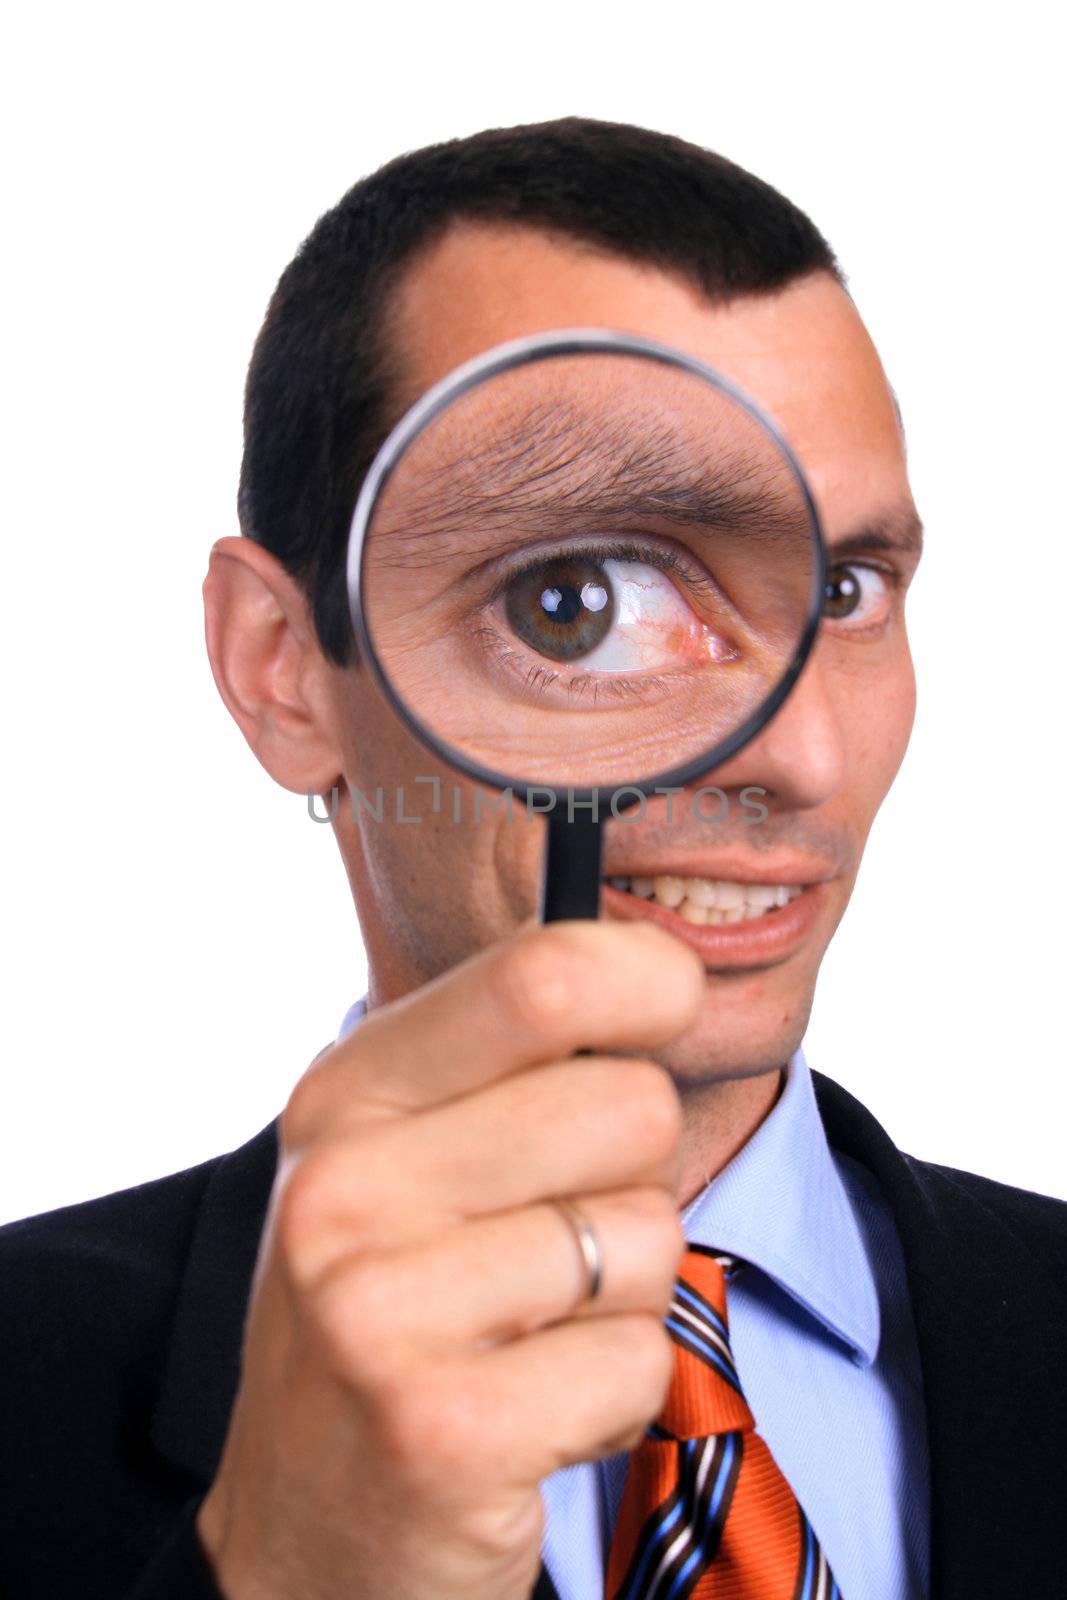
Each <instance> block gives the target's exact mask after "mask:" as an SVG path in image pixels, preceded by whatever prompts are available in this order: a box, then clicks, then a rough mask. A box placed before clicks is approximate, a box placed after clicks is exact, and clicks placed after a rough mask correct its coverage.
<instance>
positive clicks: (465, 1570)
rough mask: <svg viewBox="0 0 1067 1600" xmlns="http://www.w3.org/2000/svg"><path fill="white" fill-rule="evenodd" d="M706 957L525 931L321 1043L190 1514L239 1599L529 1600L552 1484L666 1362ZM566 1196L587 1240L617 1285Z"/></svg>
mask: <svg viewBox="0 0 1067 1600" xmlns="http://www.w3.org/2000/svg"><path fill="white" fill-rule="evenodd" d="M703 984H704V975H703V971H702V969H701V967H700V964H699V962H698V961H697V959H696V957H695V956H694V955H693V954H692V952H691V951H690V950H689V949H688V948H687V947H685V946H684V945H682V944H681V943H680V942H678V941H677V940H675V939H672V938H671V937H670V936H669V935H668V934H665V933H663V932H662V931H661V930H660V929H657V928H653V927H650V926H648V925H646V924H631V923H627V924H613V923H557V924H555V925H554V926H552V927H547V928H536V929H531V930H527V931H524V932H522V933H520V934H519V935H517V936H516V937H515V938H513V939H511V940H509V941H507V942H505V943H503V944H500V945H497V946H494V947H493V948H492V949H490V950H487V951H484V952H482V953H481V954H479V955H478V956H476V957H474V958H473V959H471V960H470V961H468V962H465V963H464V964H463V965H462V966H460V967H457V968H455V969H454V970H452V971H451V972H449V973H447V974H446V975H445V976H444V977H442V978H439V979H438V980H436V981H435V982H433V983H431V984H428V985H427V986H426V987H425V988H423V989H421V990H419V991H417V992H416V993H414V994H412V995H409V996H408V997H407V998H405V999H404V1000H402V1001H399V1002H397V1003H396V1004H393V1005H390V1006H386V1007H383V1008H381V1009H380V1010H377V1011H374V1012H372V1013H371V1015H370V1016H369V1017H368V1018H367V1019H366V1020H365V1021H364V1022H363V1023H362V1024H361V1025H360V1027H359V1028H358V1029H357V1030H356V1031H355V1033H354V1034H352V1035H351V1036H350V1037H349V1038H348V1039H346V1040H344V1041H343V1042H341V1043H339V1044H337V1045H335V1046H333V1047H331V1048H330V1049H329V1050H328V1051H327V1052H326V1053H325V1054H324V1055H322V1056H320V1057H319V1058H318V1059H317V1060H316V1061H315V1062H314V1063H313V1065H312V1066H311V1068H310V1069H309V1070H308V1072H307V1073H306V1074H305V1076H304V1077H303V1078H302V1079H301V1081H300V1083H299V1084H298V1085H297V1087H296V1089H295V1090H294V1091H293V1094H292V1096H291V1097H290V1100H289V1103H288V1105H287V1107H286V1109H285V1111H284V1113H283V1115H282V1118H281V1124H280V1127H281V1155H280V1159H279V1165H278V1173H277V1178H276V1181H275V1185H274V1191H273V1194H272V1197H271V1204H270V1208H269V1212H268V1217H267V1222H266V1226H265V1229H264V1234H263V1240H262V1243H261V1248H260V1254H259V1260H258V1263H257V1268H256V1274H255V1280H254V1283H253V1291H252V1299H251V1305H250V1311H249V1318H248V1324H247V1328H246V1336H245V1348H244V1359H243V1366H242V1377H241V1383H240V1389H239V1393H238V1396H237V1400H236V1402H235V1405H234V1410H233V1413H232V1416H231V1420H230V1429H229V1433H228V1436H227V1440H226V1446H225V1449H224V1452H223V1457H222V1462H221V1465H220V1468H219V1473H218V1476H217V1478H216V1480H215V1483H214V1485H213V1486H212V1488H211V1491H210V1493H209V1494H208V1496H207V1498H206V1499H205V1501H204V1504H203V1506H202V1508H201V1512H200V1516H199V1519H198V1531H199V1535H200V1538H201V1542H202V1544H203V1546H204V1548H205V1551H206V1552H207V1555H208V1557H209V1559H210V1561H211V1562H212V1565H213V1567H214V1570H215V1573H216V1578H217V1581H218V1583H219V1585H220V1587H221V1589H222V1591H223V1593H224V1594H225V1596H226V1597H227V1600H526V1597H527V1596H528V1595H529V1594H530V1592H531V1590H532V1588H533V1586H534V1583H535V1581H536V1577H537V1572H538V1567H539V1560H540V1539H541V1530H542V1504H541V1496H540V1489H539V1483H540V1480H541V1479H542V1478H544V1477H546V1476H547V1475H548V1474H549V1473H551V1472H554V1471H555V1470H556V1469H557V1468H558V1467H562V1466H565V1465H568V1464H570V1463H573V1462H577V1461H588V1460H592V1459H594V1458H597V1457H601V1456H607V1455H611V1454H614V1453H615V1452H617V1451H619V1450H624V1449H629V1448H632V1446H633V1445H634V1444H636V1442H637V1441H638V1439H639V1438H640V1437H641V1435H642V1433H643V1430H644V1428H645V1426H646V1424H647V1423H648V1422H650V1421H651V1420H652V1418H653V1417H655V1416H656V1414H657V1413H658V1412H659V1410H660V1409H661V1406H662V1404H663V1400H664V1398H665V1395H666V1390H667V1385H668V1382H669V1379H670V1373H671V1364H672V1357H671V1347H670V1342H669V1339H668V1336H667V1334H666V1331H665V1329H664V1327H663V1322H662V1319H663V1318H664V1316H665V1315H666V1312H667V1306H668V1303H669V1300H670V1293H671V1286H672V1283H673V1280H674V1275H675V1272H676V1270H677V1267H678V1264H679V1262H680V1260H681V1255H682V1251H683V1249H684V1241H683V1237H682V1232H681V1227H680V1223H679V1220H678V1213H677V1208H676V1197H675V1183H676V1181H677V1146H678V1140H679V1136H680V1131H681V1114H680V1107H679V1102H678V1097H677V1094H676V1092H675V1089H674V1086H673V1084H672V1083H671V1081H670V1078H669V1077H668V1075H667V1074H666V1072H665V1071H663V1069H662V1068H660V1067H658V1066H656V1065H654V1064H653V1063H652V1062H650V1061H647V1060H643V1059H640V1058H637V1057H635V1056H633V1055H618V1054H610V1053H607V1054H604V1053H598V1054H593V1055H582V1056H575V1055H574V1054H573V1052H574V1051H576V1050H578V1049H580V1048H582V1047H590V1048H592V1049H594V1050H596V1051H597V1052H618V1051H640V1050H650V1051H651V1050H655V1049H656V1048H657V1047H659V1046H662V1045H664V1044H666V1043H668V1042H669V1041H670V1040H672V1039H673V1038H675V1037H677V1036H678V1035H679V1034H680V1033H682V1032H683V1031H684V1030H685V1029H686V1028H687V1027H689V1026H690V1025H691V1024H692V1023H693V1022H694V1020H695V1019H696V1015H697V1011H698V1008H699V1005H700V1003H701V999H702V995H703ZM554 1196H562V1197H567V1198H569V1199H571V1200H572V1201H573V1202H574V1203H575V1204H576V1205H577V1206H578V1207H579V1208H580V1210H581V1211H582V1212H583V1213H584V1215H585V1216H586V1217H587V1218H588V1220H589V1222H590V1223H591V1224H592V1225H593V1227H594V1228H595V1230H596V1232H597V1234H598V1236H599V1239H600V1242H601V1245H602V1249H603V1256H604V1285H603V1289H602V1292H601V1293H600V1295H598V1296H597V1298H596V1299H595V1300H592V1301H589V1300H588V1299H586V1298H585V1290H586V1280H585V1269H584V1266H583V1264H582V1260H581V1256H580V1253H579V1250H578V1247H577V1244H576V1241H575V1237H574V1234H573V1232H572V1230H571V1228H570V1226H569V1224H568V1223H567V1221H566V1220H565V1218H564V1217H563V1216H562V1215H561V1213H560V1212H559V1210H558V1209H557V1208H556V1207H555V1206H554V1205H553V1204H551V1201H552V1198H553V1197H554Z"/></svg>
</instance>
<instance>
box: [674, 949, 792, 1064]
mask: <svg viewBox="0 0 1067 1600" xmlns="http://www.w3.org/2000/svg"><path fill="white" fill-rule="evenodd" d="M767 979H768V975H767V974H765V973H761V974H758V975H757V974H751V975H749V974H745V975H742V974H740V973H739V974H737V975H736V977H734V976H732V977H730V978H728V979H725V980H724V979H723V978H721V977H720V976H719V975H718V974H710V975H709V979H708V997H707V1000H706V1002H705V1005H704V1009H703V1012H702V1015H701V1017H700V1020H699V1022H698V1023H697V1024H696V1026H695V1027H694V1028H691V1029H690V1030H689V1032H688V1033H686V1034H685V1035H684V1036H683V1037H682V1038H681V1039H678V1040H676V1041H675V1043H674V1044H672V1045H670V1046H669V1047H668V1048H667V1049H665V1050H662V1051H660V1052H659V1053H658V1056H657V1059H658V1060H659V1062H660V1064H661V1065H662V1066H664V1067H666V1069H667V1071H668V1072H669V1073H670V1075H671V1077H672V1078H673V1079H674V1081H675V1083H676V1084H677V1085H678V1087H679V1088H680V1089H681V1088H685V1087H687V1086H694V1085H696V1084H702V1083H709V1082H721V1081H723V1080H726V1079H732V1078H754V1077H758V1076H759V1075H760V1074H761V1073H765V1072H774V1071H777V1070H778V1069H779V1068H780V1067H784V1066H785V1064H786V1062H787V1061H788V1060H789V1058H790V1056H792V1055H793V1053H794V1052H795V1051H796V1050H797V1049H798V1048H799V1046H800V1042H801V1040H802V1039H803V1037H804V1033H805V1030H806V1029H807V1025H808V1018H809V1016H810V1015H811V1005H812V1000H813V997H814V984H811V985H805V986H804V988H803V989H802V991H801V992H799V993H798V992H793V993H791V994H784V993H776V992H774V991H775V990H776V989H777V987H778V986H777V985H773V986H769V985H768V982H767ZM754 989H755V992H753V991H754Z"/></svg>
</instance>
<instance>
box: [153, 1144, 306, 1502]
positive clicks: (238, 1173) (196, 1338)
mask: <svg viewBox="0 0 1067 1600" xmlns="http://www.w3.org/2000/svg"><path fill="white" fill-rule="evenodd" d="M277 1160H278V1143H277V1134H276V1130H275V1124H274V1123H273V1122H271V1123H269V1124H268V1125H267V1127H265V1128H264V1129H262V1130H261V1132H259V1133H257V1134H256V1136H255V1138H254V1139H250V1140H249V1141H248V1143H247V1144H244V1145H242V1146H241V1148H240V1149H239V1150H234V1151H233V1152H232V1153H231V1154H230V1155H227V1156H223V1158H222V1160H221V1161H220V1162H219V1163H218V1165H217V1166H216V1168H215V1171H214V1172H213V1174H212V1176H211V1178H210V1179H209V1181H208V1184H207V1187H206V1189H205V1191H204V1197H203V1200H202V1201H201V1204H200V1211H199V1214H198V1216H197V1222H196V1229H195V1231H194V1234H193V1240H192V1245H191V1247H190V1250H189V1256H188V1259H187V1262H186V1268H185V1274H184V1276H183V1278H182V1285H181V1289H180V1291H179V1295H178V1301H177V1306H176V1308H175V1313H174V1319H173V1321H172V1323H171V1336H170V1342H169V1345H168V1347H167V1355H166V1360H165V1362H164V1367H163V1376H162V1379H161V1381H160V1385H159V1390H158V1394H157V1399H156V1407H155V1412H154V1414H153V1418H152V1430H151V1438H152V1443H153V1445H154V1446H155V1447H156V1449H157V1450H158V1451H159V1453H160V1454H161V1455H162V1456H163V1457H164V1458H165V1459H166V1460H167V1461H169V1462H170V1463H171V1464H172V1465H173V1466H177V1467H180V1468H181V1469H182V1471H183V1472H186V1473H188V1474H189V1475H190V1476H191V1477H192V1478H194V1479H196V1480H197V1481H198V1482H199V1483H201V1484H202V1485H203V1486H204V1487H205V1488H206V1487H207V1485H208V1484H209V1483H210V1482H211V1480H212V1479H213V1478H214V1476H215V1470H216V1468H217V1466H218V1461H219V1457H220V1456H221V1454H222V1446H223V1443H224V1441H225V1438H226V1429H227V1427H228V1425H229V1420H230V1411H231V1410H232V1408H233V1402H234V1397H235V1395H236V1393H237V1378H238V1373H239V1370H240V1358H241V1340H242V1336H243V1332H244V1320H245V1311H246V1309H247V1306H248V1298H249V1293H250V1289H251V1284H252V1273H253V1270H254V1268H255V1263H256V1256H257V1254H258V1251H259V1238H260V1234H261V1232H262V1229H263V1221H264V1218H265V1216H266V1211H267V1201H268V1200H269V1198H270V1191H271V1185H272V1184H273V1182H274V1170H275V1166H276V1165H277Z"/></svg>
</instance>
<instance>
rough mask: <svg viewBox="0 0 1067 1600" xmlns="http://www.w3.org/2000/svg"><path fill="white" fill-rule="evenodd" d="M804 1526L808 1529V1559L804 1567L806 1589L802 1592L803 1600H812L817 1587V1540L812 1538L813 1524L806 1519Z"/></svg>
mask: <svg viewBox="0 0 1067 1600" xmlns="http://www.w3.org/2000/svg"><path fill="white" fill-rule="evenodd" d="M804 1525H805V1528H806V1529H807V1537H806V1538H805V1541H804V1543H805V1545H806V1548H807V1558H808V1559H807V1562H806V1564H805V1567H804V1587H803V1589H802V1590H801V1600H811V1596H812V1594H813V1592H814V1585H815V1540H814V1539H813V1538H812V1533H811V1523H810V1522H808V1521H807V1519H805V1524H804Z"/></svg>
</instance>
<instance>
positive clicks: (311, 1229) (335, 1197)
mask: <svg viewBox="0 0 1067 1600" xmlns="http://www.w3.org/2000/svg"><path fill="white" fill-rule="evenodd" d="M347 1172H348V1161H347V1159H342V1157H341V1155H340V1153H339V1152H338V1151H337V1150H335V1149H333V1148H331V1147H329V1146H324V1145H319V1146H317V1147H316V1148H314V1149H312V1150H310V1151H308V1152H307V1153H306V1154H305V1155H304V1156H302V1157H301V1158H299V1159H298V1160H296V1161H294V1162H293V1163H292V1164H291V1167H290V1170H289V1174H288V1177H287V1179H286V1181H285V1183H284V1185H283V1187H282V1190H281V1193H280V1195H279V1198H278V1206H277V1213H276V1220H275V1231H276V1236H277V1240H278V1245H279V1248H280V1250H281V1253H282V1257H283V1259H284V1260H285V1261H287V1262H288V1263H289V1265H290V1267H292V1268H296V1269H299V1267H300V1266H301V1264H302V1263H303V1261H304V1259H305V1257H306V1256H307V1255H308V1254H309V1253H312V1252H315V1253H317V1251H316V1247H317V1246H318V1245H319V1244H320V1243H321V1240H322V1236H323V1234H324V1233H325V1232H326V1231H327V1230H328V1229H329V1228H330V1227H331V1225H332V1224H333V1223H334V1222H335V1220H336V1218H337V1216H338V1213H339V1211H340V1206H341V1200H342V1196H344V1194H345V1189H346V1187H347V1185H346V1182H345V1180H346V1178H347ZM345 1211H346V1222H347V1223H348V1224H349V1231H350V1232H351V1233H352V1234H353V1235H354V1236H355V1235H358V1219H357V1217H356V1215H355V1214H354V1213H355V1205H354V1202H353V1200H352V1199H351V1198H349V1197H346V1199H345Z"/></svg>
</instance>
